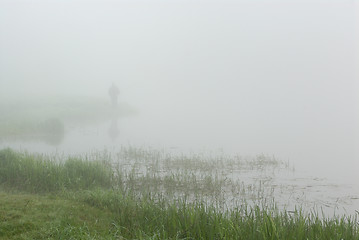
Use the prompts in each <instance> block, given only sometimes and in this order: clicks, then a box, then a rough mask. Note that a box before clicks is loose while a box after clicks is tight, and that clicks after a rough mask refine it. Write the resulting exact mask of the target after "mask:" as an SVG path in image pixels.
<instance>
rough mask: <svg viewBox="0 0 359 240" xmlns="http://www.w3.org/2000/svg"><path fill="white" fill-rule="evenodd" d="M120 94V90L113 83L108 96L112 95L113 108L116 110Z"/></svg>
mask: <svg viewBox="0 0 359 240" xmlns="http://www.w3.org/2000/svg"><path fill="white" fill-rule="evenodd" d="M119 94H120V90H118V87H117V86H116V85H115V84H114V83H112V85H111V87H110V89H109V90H108V95H110V98H111V104H112V107H114V108H116V107H117V105H118V95H119Z"/></svg>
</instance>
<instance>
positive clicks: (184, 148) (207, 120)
mask: <svg viewBox="0 0 359 240" xmlns="http://www.w3.org/2000/svg"><path fill="white" fill-rule="evenodd" d="M217 110H218V109H217ZM204 112H206V111H204ZM163 113H164V111H163V109H161V110H160V109H158V108H147V109H144V108H143V109H142V111H138V113H137V114H134V115H132V116H126V117H113V118H112V119H108V120H105V121H103V122H101V123H97V124H84V125H71V124H68V125H66V124H65V129H66V131H65V134H64V135H63V136H61V138H60V139H57V141H48V139H46V138H45V139H43V138H31V137H27V138H26V139H24V138H9V139H3V140H2V141H1V142H0V148H4V147H11V148H13V149H17V150H26V151H29V152H36V153H45V154H54V153H60V154H63V153H64V154H86V153H89V152H93V151H101V150H104V149H106V150H107V151H110V152H114V153H116V152H118V151H120V148H121V147H122V146H125V147H126V146H134V147H144V148H147V147H150V148H154V149H159V150H165V151H166V152H170V153H173V154H182V153H189V154H191V153H203V152H207V153H208V152H211V153H214V154H215V153H226V154H231V155H236V154H240V155H243V156H256V155H258V154H265V155H269V156H274V157H275V158H276V159H278V160H280V161H285V162H288V163H289V164H290V166H291V169H293V171H290V172H284V173H282V174H277V175H275V176H271V178H274V183H273V186H274V184H275V186H278V185H282V186H283V185H285V186H287V187H288V188H287V189H290V193H289V192H288V193H286V194H284V195H283V194H282V195H278V197H281V198H283V196H285V197H286V198H287V199H286V200H285V201H289V202H292V205H294V204H299V205H302V206H305V208H307V209H310V208H312V207H316V208H320V209H323V208H324V210H325V212H326V213H327V214H329V215H330V214H333V213H336V214H356V211H358V209H359V176H358V174H357V173H358V169H359V158H358V156H359V148H357V146H359V145H357V144H358V142H357V140H358V139H357V138H355V137H356V136H355V133H356V132H355V130H356V129H354V127H356V126H357V125H353V126H349V128H350V127H352V128H350V129H349V130H351V131H352V132H346V130H347V128H348V126H341V127H337V129H333V130H332V131H336V133H331V132H324V131H322V132H321V134H319V133H315V131H314V128H312V129H311V130H312V131H304V129H298V128H295V127H293V128H292V129H291V131H289V128H288V126H278V125H276V124H274V123H272V124H270V127H271V128H268V126H265V127H264V126H261V125H260V124H258V125H256V124H255V123H253V125H251V124H250V123H249V122H246V121H247V120H248V119H245V117H243V118H242V119H243V121H241V118H240V117H234V116H233V117H232V118H230V117H228V116H226V117H218V115H217V114H214V115H213V116H212V118H211V116H209V115H207V114H202V113H200V112H198V113H197V114H196V113H194V112H191V113H189V112H187V113H186V114H185V112H183V111H182V112H180V111H178V110H176V111H175V110H174V109H173V110H171V109H170V108H169V109H167V110H166V111H165V113H166V114H163ZM207 113H208V112H207ZM312 127H313V126H312ZM287 131H289V132H287ZM328 131H329V130H328ZM331 135H335V137H334V138H330V136H331ZM255 175H256V174H255V173H254V174H253V172H252V173H250V175H248V176H247V177H246V178H247V179H255V178H256V176H255ZM286 204H287V205H288V203H286Z"/></svg>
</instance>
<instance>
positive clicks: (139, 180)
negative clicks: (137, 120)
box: [0, 148, 359, 239]
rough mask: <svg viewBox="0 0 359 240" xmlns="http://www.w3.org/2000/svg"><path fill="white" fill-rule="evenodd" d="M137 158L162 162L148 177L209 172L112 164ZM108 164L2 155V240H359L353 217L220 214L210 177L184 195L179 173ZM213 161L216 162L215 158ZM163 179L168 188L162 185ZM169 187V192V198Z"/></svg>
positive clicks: (188, 164)
mask: <svg viewBox="0 0 359 240" xmlns="http://www.w3.org/2000/svg"><path fill="white" fill-rule="evenodd" d="M135 156H137V157H138V158H140V160H139V161H147V162H151V161H150V160H151V159H152V158H157V159H158V160H161V159H162V158H163V159H162V160H163V162H162V163H160V162H158V161H157V163H156V162H153V166H152V165H151V166H152V170H153V169H155V170H154V171H152V170H151V172H152V173H153V172H156V171H157V170H156V166H157V167H158V168H161V169H163V168H164V166H168V167H169V165H171V164H172V165H176V169H179V171H181V173H183V174H184V176H188V175H186V174H187V173H186V169H187V170H188V169H192V171H197V172H201V171H203V172H205V173H208V171H210V170H208V169H212V167H211V166H212V165H211V164H212V163H214V162H211V161H207V162H206V163H203V164H204V165H203V166H200V165H197V164H198V163H199V162H200V159H201V158H198V159H197V160H199V162H198V161H197V162H196V161H190V160H189V159H188V158H186V157H182V158H176V157H171V156H168V155H165V154H164V155H161V153H159V152H157V154H149V152H148V151H142V150H139V149H131V148H127V149H125V150H124V151H122V152H121V154H119V155H118V156H117V157H118V158H121V159H125V160H127V162H128V163H129V162H130V161H131V159H133V158H134V157H135ZM109 159H110V156H108V155H106V154H99V155H92V159H89V158H87V159H86V157H82V158H80V157H78V158H73V157H71V158H66V159H62V158H60V159H59V158H50V157H47V156H36V155H32V154H26V153H18V152H14V151H12V150H10V149H4V150H1V151H0V186H1V191H0V238H2V239H359V232H358V220H357V219H356V218H355V217H351V216H348V217H340V218H339V217H335V218H326V219H322V218H319V217H318V215H317V214H315V213H312V214H303V213H302V212H301V211H299V210H298V211H293V212H287V211H280V210H278V209H277V208H275V206H274V205H271V204H266V203H265V202H264V201H263V202H262V203H260V204H258V205H249V204H246V203H245V202H241V204H239V205H237V206H234V207H233V206H232V207H231V208H228V209H224V208H217V207H216V206H215V204H212V203H215V202H209V201H207V198H206V194H214V193H216V192H217V191H219V190H218V189H222V190H224V187H225V186H224V185H225V184H226V182H224V183H223V185H221V184H220V183H218V181H219V180H218V181H216V179H215V177H214V178H213V179H212V178H208V179H206V178H205V177H204V178H203V179H201V178H198V179H196V180H197V183H196V182H191V184H192V186H187V188H190V190H188V189H186V190H184V189H183V188H186V186H184V184H186V183H188V182H185V178H186V177H181V175H180V174H179V175H176V174H177V173H173V174H175V175H173V178H169V177H168V175H163V173H159V175H157V176H152V177H151V176H150V175H148V174H149V172H147V173H146V172H143V170H141V171H142V174H139V172H136V171H135V169H140V167H136V168H133V167H132V168H131V167H129V168H128V169H126V168H125V167H120V168H119V165H116V164H114V163H113V162H111V161H109ZM166 161H167V162H166ZM215 162H216V163H217V164H220V163H221V161H220V159H216V160H215ZM135 163H138V161H135ZM226 163H228V161H226ZM156 164H157V165H156ZM166 164H168V165H166ZM206 164H207V165H206ZM235 164H238V165H241V164H242V165H243V164H244V167H246V168H251V167H253V168H256V167H255V166H256V165H260V166H263V164H264V165H266V164H267V165H270V166H275V165H277V164H278V162H276V161H274V160H273V159H267V158H264V157H259V158H256V159H254V160H253V161H252V162H248V163H247V164H246V163H245V161H236V162H233V166H234V165H235ZM158 165H161V166H158ZM233 166H232V167H233ZM144 167H145V168H146V169H147V168H149V167H150V166H144ZM267 168H269V167H268V166H267ZM205 169H207V170H205ZM146 174H147V175H146ZM161 174H162V176H161ZM170 176H172V175H170ZM166 177H167V178H166ZM166 179H167V180H168V181H169V182H171V181H172V182H171V183H165V181H164V180H166ZM191 181H194V180H193V179H192V180H191ZM219 182H220V181H219ZM145 183H146V184H145ZM166 184H170V186H172V188H174V189H173V191H174V193H173V192H172V193H171V194H170V193H168V192H167V191H166V189H165V186H167V185H166ZM193 184H194V186H193ZM142 185H144V186H142ZM152 185H153V186H152ZM154 185H156V186H154ZM168 188H170V187H168ZM206 188H213V191H211V190H210V189H209V190H208V189H207V190H204V189H206ZM207 191H209V192H207ZM194 192H198V193H197V194H195V195H193V194H192V193H194ZM183 193H185V194H183ZM169 196H171V197H169ZM193 196H196V198H193Z"/></svg>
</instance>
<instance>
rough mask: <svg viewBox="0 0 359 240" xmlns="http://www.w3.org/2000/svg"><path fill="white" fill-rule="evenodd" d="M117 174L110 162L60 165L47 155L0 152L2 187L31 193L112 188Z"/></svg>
mask: <svg viewBox="0 0 359 240" xmlns="http://www.w3.org/2000/svg"><path fill="white" fill-rule="evenodd" d="M112 180H113V173H112V169H111V166H110V164H109V163H107V162H104V161H85V160H81V159H76V158H69V159H68V160H67V161H65V162H64V163H63V162H56V161H54V160H50V159H47V158H45V157H43V156H35V155H30V154H26V153H16V152H14V151H12V150H11V149H4V150H1V151H0V184H1V185H2V186H3V187H6V188H8V189H10V188H11V189H18V190H22V191H27V192H31V193H46V192H55V191H59V190H79V189H93V188H97V187H103V188H110V187H111V186H112Z"/></svg>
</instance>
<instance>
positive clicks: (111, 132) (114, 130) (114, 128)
mask: <svg viewBox="0 0 359 240" xmlns="http://www.w3.org/2000/svg"><path fill="white" fill-rule="evenodd" d="M119 133H120V131H119V129H118V114H117V112H114V113H113V114H112V118H111V122H110V127H109V129H108V136H109V137H110V138H111V140H112V141H115V140H116V139H117V138H118V135H119Z"/></svg>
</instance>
